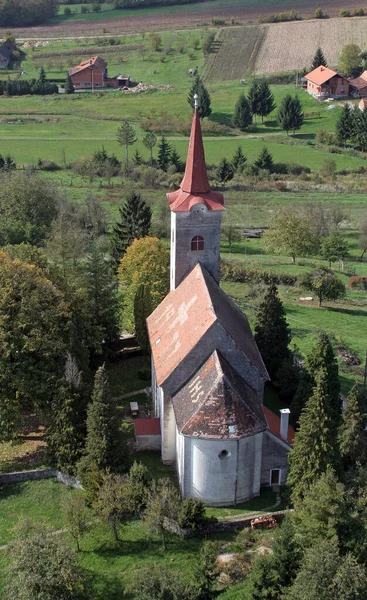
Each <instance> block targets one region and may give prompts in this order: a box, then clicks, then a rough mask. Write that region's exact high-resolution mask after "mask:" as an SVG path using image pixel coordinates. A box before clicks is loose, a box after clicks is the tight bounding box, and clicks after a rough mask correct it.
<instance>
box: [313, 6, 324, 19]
mask: <svg viewBox="0 0 367 600" xmlns="http://www.w3.org/2000/svg"><path fill="white" fill-rule="evenodd" d="M314 16H315V19H326V18H327V14H326V13H324V11H323V10H322V9H321V8H316V10H315V15H314Z"/></svg>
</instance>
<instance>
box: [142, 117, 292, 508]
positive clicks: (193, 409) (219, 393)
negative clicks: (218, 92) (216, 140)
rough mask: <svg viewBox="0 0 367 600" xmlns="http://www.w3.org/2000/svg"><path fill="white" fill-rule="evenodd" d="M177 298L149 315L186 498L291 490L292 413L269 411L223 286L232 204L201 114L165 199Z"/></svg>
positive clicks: (159, 409)
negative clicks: (217, 174)
mask: <svg viewBox="0 0 367 600" xmlns="http://www.w3.org/2000/svg"><path fill="white" fill-rule="evenodd" d="M167 197H168V201H169V205H170V209H171V264H170V292H169V294H168V295H167V296H166V298H165V299H164V300H163V301H162V302H161V304H160V305H159V306H158V307H157V308H156V310H155V311H154V312H153V313H152V314H151V315H150V316H149V317H148V320H147V324H148V332H149V339H150V344H151V349H152V367H153V368H152V394H153V400H154V407H155V415H156V417H158V418H159V421H160V433H161V457H162V460H163V462H165V463H174V464H175V465H176V469H177V473H178V478H179V484H180V489H181V493H182V496H183V497H184V498H186V497H195V498H200V499H201V500H203V501H204V502H205V503H206V504H211V505H215V506H225V505H227V506H228V505H233V504H236V503H238V502H243V501H246V500H249V499H250V498H252V497H254V496H257V495H258V494H259V493H260V488H261V487H262V486H269V485H281V484H283V483H284V482H285V478H286V473H287V465H288V458H287V455H288V451H289V449H290V443H291V441H292V439H293V435H294V432H293V430H292V428H291V427H289V425H288V420H289V409H284V410H282V411H281V416H280V417H279V416H277V415H275V414H273V413H272V412H271V411H269V410H268V409H266V408H265V407H264V405H263V395H264V386H265V383H266V381H267V380H268V379H269V376H268V373H267V370H266V368H265V365H264V363H263V360H262V358H261V355H260V352H259V350H258V348H257V345H256V342H255V339H254V337H253V335H252V332H251V328H250V325H249V322H248V320H247V318H246V316H245V315H244V314H243V313H242V311H240V310H239V308H237V306H236V305H235V304H234V303H233V301H232V300H231V299H230V298H229V297H228V296H227V295H226V294H225V293H224V292H223V290H222V289H221V288H220V286H219V274H220V269H219V267H220V251H219V250H220V232H221V217H222V213H223V211H224V210H225V209H224V198H223V195H222V194H221V193H219V192H212V191H211V189H210V186H209V182H208V178H207V173H206V166H205V157H204V148H203V141H202V134H201V127H200V118H199V114H198V110H197V108H196V109H195V114H194V119H193V124H192V129H191V137H190V144H189V151H188V157H187V163H186V170H185V174H184V177H183V180H182V182H181V186H180V188H179V189H178V190H177V191H175V192H171V193H168V194H167Z"/></svg>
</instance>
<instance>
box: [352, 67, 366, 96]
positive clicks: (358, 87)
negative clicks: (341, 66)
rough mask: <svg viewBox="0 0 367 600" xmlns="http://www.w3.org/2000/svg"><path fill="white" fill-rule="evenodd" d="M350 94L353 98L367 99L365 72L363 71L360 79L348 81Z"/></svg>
mask: <svg viewBox="0 0 367 600" xmlns="http://www.w3.org/2000/svg"><path fill="white" fill-rule="evenodd" d="M350 85H351V93H352V96H354V97H355V98H367V71H363V73H362V75H360V77H356V78H355V79H351V80H350Z"/></svg>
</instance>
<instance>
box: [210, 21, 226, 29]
mask: <svg viewBox="0 0 367 600" xmlns="http://www.w3.org/2000/svg"><path fill="white" fill-rule="evenodd" d="M212 24H213V25H215V26H216V27H217V26H218V25H219V26H220V25H225V24H226V22H225V20H224V19H212Z"/></svg>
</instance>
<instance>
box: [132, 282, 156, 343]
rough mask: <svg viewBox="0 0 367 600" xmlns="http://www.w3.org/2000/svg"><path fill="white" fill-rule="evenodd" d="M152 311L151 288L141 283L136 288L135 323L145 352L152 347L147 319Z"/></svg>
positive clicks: (136, 332)
mask: <svg viewBox="0 0 367 600" xmlns="http://www.w3.org/2000/svg"><path fill="white" fill-rule="evenodd" d="M151 313H152V298H151V295H150V288H149V286H147V285H140V286H139V287H138V289H137V290H136V294H135V298H134V323H135V335H136V338H137V340H138V343H139V345H140V347H141V349H142V350H143V351H144V352H145V353H148V352H149V349H150V345H149V337H148V328H147V323H146V320H147V318H148V317H149V315H150V314H151Z"/></svg>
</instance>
